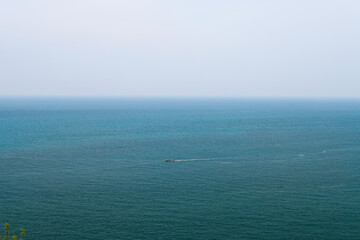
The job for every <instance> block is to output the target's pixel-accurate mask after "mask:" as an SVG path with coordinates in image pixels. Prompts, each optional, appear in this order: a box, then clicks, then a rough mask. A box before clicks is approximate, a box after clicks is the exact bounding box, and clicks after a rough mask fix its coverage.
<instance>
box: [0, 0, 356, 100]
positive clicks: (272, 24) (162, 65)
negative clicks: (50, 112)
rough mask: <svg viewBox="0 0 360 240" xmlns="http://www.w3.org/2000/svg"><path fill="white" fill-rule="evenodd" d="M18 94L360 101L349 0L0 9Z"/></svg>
mask: <svg viewBox="0 0 360 240" xmlns="http://www.w3.org/2000/svg"><path fill="white" fill-rule="evenodd" d="M19 95H20V96H38V95H40V96H241V97H247V96H279V97H286V96H294V97H360V1H359V0H353V1H350V0H336V1H333V0H273V1H271V0H233V1H232V0H221V1H219V0H163V1H158V0H128V1H125V0H123V1H121V0H102V1H100V0H97V1H92V0H76V1H73V0H71V1H70V0H59V1H48V0H43V1H37V0H31V1H25V0H24V1H1V2H0V96H19Z"/></svg>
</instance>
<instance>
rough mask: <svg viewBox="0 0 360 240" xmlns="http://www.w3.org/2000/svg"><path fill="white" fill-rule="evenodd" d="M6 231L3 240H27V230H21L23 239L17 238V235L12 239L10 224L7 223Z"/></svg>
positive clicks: (5, 225)
mask: <svg viewBox="0 0 360 240" xmlns="http://www.w3.org/2000/svg"><path fill="white" fill-rule="evenodd" d="M4 229H5V235H3V236H1V240H10V239H12V240H24V239H25V233H26V232H25V229H23V228H22V229H20V235H21V237H20V238H17V237H16V235H15V234H13V235H12V237H11V238H10V235H11V233H10V230H9V224H8V223H5V224H4Z"/></svg>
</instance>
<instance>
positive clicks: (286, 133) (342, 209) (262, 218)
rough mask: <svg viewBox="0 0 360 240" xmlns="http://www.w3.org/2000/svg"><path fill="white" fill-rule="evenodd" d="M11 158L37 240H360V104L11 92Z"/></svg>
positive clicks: (4, 199) (0, 121) (5, 185)
mask: <svg viewBox="0 0 360 240" xmlns="http://www.w3.org/2000/svg"><path fill="white" fill-rule="evenodd" d="M168 158H173V159H176V160H185V161H176V162H170V163H166V162H165V161H164V160H165V159H168ZM0 166H1V168H0V170H1V171H0V185H1V193H0V222H1V223H4V222H9V223H10V225H11V227H12V228H13V230H17V229H20V228H21V227H24V228H25V229H26V230H27V233H28V239H34V240H35V239H36V240H45V239H94V240H95V239H96V240H98V239H360V101H335V100H312V101H310V100H306V101H305V100H296V101H295V100H269V99H263V100H260V99H259V100H246V99H243V100H221V99H218V100H216V99H193V100H189V99H188V100H184V99H183V100H181V99H4V98H3V99H0Z"/></svg>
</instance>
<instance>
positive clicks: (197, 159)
mask: <svg viewBox="0 0 360 240" xmlns="http://www.w3.org/2000/svg"><path fill="white" fill-rule="evenodd" d="M229 158H230V157H223V158H220V157H219V158H187V159H171V161H172V162H191V161H209V160H219V159H229Z"/></svg>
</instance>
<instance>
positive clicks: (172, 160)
mask: <svg viewBox="0 0 360 240" xmlns="http://www.w3.org/2000/svg"><path fill="white" fill-rule="evenodd" d="M165 162H175V160H174V159H165Z"/></svg>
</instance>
